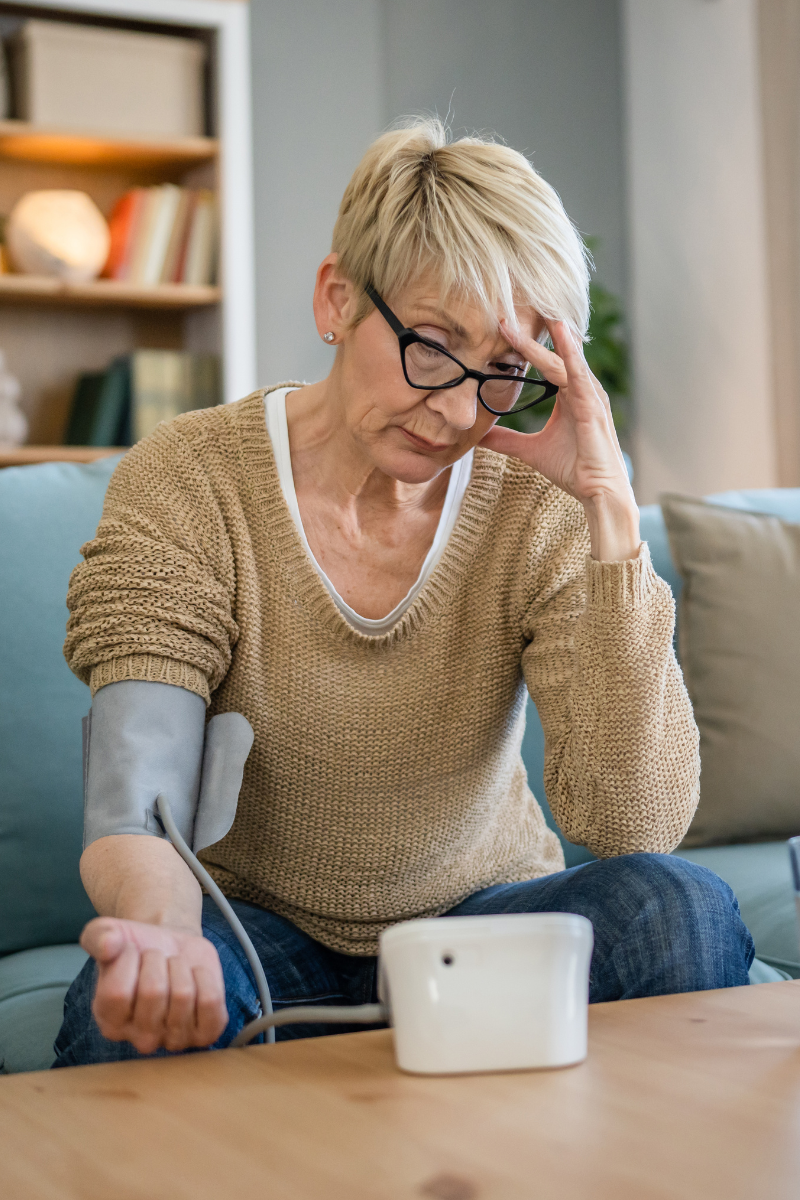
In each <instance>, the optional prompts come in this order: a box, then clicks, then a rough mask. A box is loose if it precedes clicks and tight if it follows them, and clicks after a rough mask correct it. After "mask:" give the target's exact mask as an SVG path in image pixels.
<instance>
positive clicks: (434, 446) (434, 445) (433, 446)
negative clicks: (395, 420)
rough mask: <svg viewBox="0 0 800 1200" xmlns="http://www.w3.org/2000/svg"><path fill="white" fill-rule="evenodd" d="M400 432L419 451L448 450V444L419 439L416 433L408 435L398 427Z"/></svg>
mask: <svg viewBox="0 0 800 1200" xmlns="http://www.w3.org/2000/svg"><path fill="white" fill-rule="evenodd" d="M400 432H401V433H403V434H405V436H406V437H407V438H408V440H409V441H410V442H411V444H412V445H413V446H418V447H419V449H420V450H449V449H450V443H449V442H429V441H428V440H427V438H421V437H418V436H417V435H416V433H409V432H408V430H407V429H403V427H402V426H400Z"/></svg>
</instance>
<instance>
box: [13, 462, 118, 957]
mask: <svg viewBox="0 0 800 1200" xmlns="http://www.w3.org/2000/svg"><path fill="white" fill-rule="evenodd" d="M117 462H118V458H117V457H116V456H115V457H114V458H106V459H101V460H100V461H98V462H95V463H91V464H89V465H85V466H84V465H79V464H75V463H46V464H43V465H41V466H33V467H12V468H8V469H6V470H4V471H0V562H2V571H0V612H1V613H2V624H1V625H0V745H2V748H3V752H2V755H0V954H8V953H9V952H11V951H14V950H23V949H24V950H27V949H30V948H31V947H34V946H50V945H53V944H56V943H67V942H75V941H77V939H78V936H79V934H80V931H81V928H82V926H83V925H84V923H85V922H86V921H87V920H89V919H90V918H91V916H92V915H93V910H92V907H91V905H90V904H89V901H88V899H87V897H86V894H85V893H84V890H83V887H82V886H81V881H80V876H79V874H78V860H79V857H80V852H81V841H82V824H83V784H82V769H81V726H80V721H81V717H82V716H84V714H85V713H86V712H87V711H88V709H89V705H90V697H89V689H88V688H87V687H86V686H85V685H84V684H82V683H80V682H79V681H78V680H77V679H76V678H75V676H74V675H73V674H72V672H71V671H70V670H69V668H68V667H67V664H66V662H65V661H64V657H63V655H62V653H61V646H62V643H63V640H64V626H65V624H66V619H67V609H66V605H65V597H66V594H67V584H68V581H69V576H70V572H71V571H72V569H73V567H74V566H75V565H76V563H77V562H78V561H79V559H80V553H79V551H80V547H81V545H82V544H83V543H84V542H85V541H88V539H89V538H91V537H93V535H94V531H95V528H96V526H97V523H98V521H99V519H100V514H101V511H102V507H103V497H104V495H105V491H106V487H107V485H108V480H109V478H110V476H111V472H112V471H113V469H114V467H115V466H116V463H117Z"/></svg>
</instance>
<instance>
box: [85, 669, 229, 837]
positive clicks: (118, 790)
mask: <svg viewBox="0 0 800 1200" xmlns="http://www.w3.org/2000/svg"><path fill="white" fill-rule="evenodd" d="M205 713H206V706H205V703H204V701H203V700H202V699H201V698H200V696H197V695H195V694H194V692H189V691H187V690H186V689H185V688H180V687H175V686H173V685H172V684H168V683H152V682H149V681H146V680H125V681H124V682H122V683H111V684H108V685H107V686H106V687H104V688H101V689H100V691H99V692H97V694H96V695H95V697H94V701H93V704H92V708H91V711H90V712H89V715H88V717H85V718H84V737H83V742H84V843H83V844H84V848H85V847H86V846H89V845H90V844H91V843H92V842H94V841H97V839H98V838H101V837H108V836H109V835H111V834H117V833H135V834H145V835H147V834H149V835H151V836H153V837H162V836H163V833H162V829H161V826H160V825H159V823H158V821H157V820H156V817H155V813H154V805H155V800H156V797H157V796H158V794H159V792H163V793H164V794H165V795H166V796H167V797H168V799H169V802H170V807H171V810H172V814H173V817H174V819H175V823H176V825H177V826H178V829H179V830H180V832H181V835H182V836H183V838H184V840H185V841H186V842H187V844H188V845H189V846H192V847H193V849H194V850H195V851H197V850H202V849H204V848H205V847H206V846H210V845H212V844H213V843H214V842H216V841H219V840H220V838H222V837H224V836H225V834H226V833H227V832H228V830H229V829H230V827H231V825H232V824H233V819H234V817H235V815H236V803H237V800H238V797H239V789H240V787H241V783H242V772H243V770H244V764H245V761H246V759H247V756H248V754H249V752H250V747H251V746H252V743H253V731H252V728H251V727H250V723H249V722H248V721H247V720H246V719H245V717H243V716H241V714H239V713H220V714H219V715H218V716H216V717H213V718H212V719H211V721H209V723H208V727H206V723H205Z"/></svg>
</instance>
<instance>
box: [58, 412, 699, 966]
mask: <svg viewBox="0 0 800 1200" xmlns="http://www.w3.org/2000/svg"><path fill="white" fill-rule="evenodd" d="M587 549H588V538H587V531H586V524H585V520H584V515H583V510H582V508H581V506H580V505H579V504H578V503H577V502H575V501H574V500H572V499H570V498H569V497H568V496H567V495H565V494H564V493H563V492H562V491H560V490H559V489H558V488H556V487H554V486H553V485H552V484H550V483H548V482H547V480H546V479H544V478H543V477H542V476H541V475H539V474H537V472H536V471H534V470H532V469H531V468H529V467H526V466H524V465H523V464H522V463H520V462H518V461H517V460H514V459H508V458H505V457H503V456H501V455H499V454H495V453H492V452H491V451H487V450H481V449H478V450H477V451H476V453H475V459H474V467H473V473H472V479H471V482H470V485H469V487H468V489H467V492H466V495H465V497H464V501H463V505H462V510H461V514H460V516H459V519H458V522H457V524H456V526H455V529H454V530H453V533H452V535H451V538H450V541H449V543H448V545H447V547H446V550H445V552H444V554H443V556H442V559H441V560H440V562H439V565H438V567H437V568H436V571H435V572H434V574H433V576H432V577H431V579H430V580H429V581H428V583H427V584H426V586H425V587H424V589H423V590H422V592H421V593H420V595H419V596H418V597H417V599H416V600H415V602H414V603H413V605H412V606H411V608H410V609H409V610H408V611H407V612H406V613H405V614H404V616H403V617H402V618H401V619H400V620H399V621H398V622H397V624H396V625H395V626H394V628H393V629H392V630H391V631H390V632H389V633H386V634H382V635H380V636H378V637H367V636H364V635H362V634H360V633H357V632H356V631H355V630H354V629H352V628H351V627H350V626H349V625H348V624H347V623H346V622H345V620H344V618H343V617H342V616H341V614H340V613H339V611H338V610H337V608H336V606H335V604H334V603H333V600H332V599H331V597H330V595H329V594H328V592H327V590H326V589H325V587H324V585H323V583H322V580H321V579H320V577H319V575H318V574H317V572H316V571H315V569H314V566H313V565H312V563H311V561H310V560H309V558H308V557H307V555H306V553H305V551H304V549H303V547H302V545H301V542H300V539H299V537H298V534H297V530H296V528H295V525H294V523H293V521H292V517H291V515H290V513H289V511H288V509H287V507H286V505H285V503H284V500H283V495H282V492H281V488H280V484H279V481H278V476H277V472H276V468H275V463H274V460H273V456H272V448H271V444H270V441H269V436H268V434H267V431H266V426H265V420H264V407H263V392H258V393H255V394H254V395H252V396H250V397H248V398H247V399H245V400H242V401H240V402H239V403H237V404H232V405H228V406H226V407H222V408H215V409H210V410H206V411H202V412H195V413H189V414H186V415H185V416H182V417H179V418H178V419H177V420H174V421H171V422H170V423H168V424H164V425H161V426H159V428H158V429H157V430H156V432H155V433H154V434H153V435H152V436H151V437H149V438H146V439H145V440H144V441H143V442H140V443H139V445H137V446H135V447H134V448H133V449H132V450H131V451H130V452H129V453H128V454H127V455H126V456H125V458H124V459H123V460H122V462H121V463H120V465H119V466H118V467H117V469H116V471H115V473H114V476H113V478H112V480H111V484H110V486H109V488H108V494H107V497H106V502H105V507H104V510H103V518H102V520H101V522H100V525H99V527H98V530H97V534H96V536H95V538H94V539H93V540H92V541H91V542H88V543H87V544H86V545H85V546H84V547H83V554H84V556H85V560H86V561H85V562H84V563H82V564H81V565H80V566H78V567H77V568H76V569H75V571H74V573H73V576H72V580H71V584H70V590H69V598H68V605H69V608H70V612H71V616H70V619H69V624H68V637H67V641H66V646H65V654H66V656H67V660H68V662H69V664H70V666H71V667H72V669H73V670H74V671H75V672H76V673H77V674H78V675H79V676H80V678H81V679H83V680H85V681H87V682H90V684H91V687H92V690H93V691H96V690H97V689H98V688H101V687H103V685H104V684H107V683H112V682H114V681H117V680H123V679H150V680H158V681H162V682H166V683H173V684H177V685H179V686H181V687H185V688H189V689H191V690H192V691H194V692H197V693H198V694H199V695H201V696H203V697H204V698H205V699H206V700H209V701H210V712H211V713H215V712H226V711H236V712H241V713H244V715H245V716H246V717H247V718H248V720H249V721H250V723H251V724H252V726H253V729H254V730H255V743H254V746H253V750H252V752H251V754H250V758H249V760H248V763H247V767H246V770H245V776H244V783H243V786H242V792H241V796H240V800H239V809H238V814H237V817H236V820H235V822H234V825H233V828H232V829H231V831H230V833H229V834H228V835H227V836H226V837H225V838H223V840H222V841H221V842H219V843H217V844H216V845H215V846H213V847H211V848H210V849H209V850H207V851H206V852H205V855H204V858H205V861H206V863H207V865H208V867H209V870H210V871H211V873H212V874H213V875H214V877H215V878H216V880H217V881H218V882H219V884H220V885H221V887H222V888H223V890H224V891H225V892H226V893H227V894H228V895H229V896H235V897H239V898H240V899H243V900H249V901H251V902H253V903H255V904H258V905H261V906H263V907H265V908H268V909H271V910H273V911H275V912H277V913H280V914H281V915H283V916H285V917H287V918H289V919H290V920H292V921H294V922H295V923H296V924H297V925H299V926H300V928H301V929H304V930H306V931H307V932H308V933H309V934H311V935H312V936H313V937H315V938H317V939H319V940H320V941H321V942H324V943H325V944H326V945H327V946H330V947H332V948H334V949H336V950H341V951H345V952H346V953H350V954H362V955H363V954H374V953H376V950H377V939H378V935H379V933H380V931H381V930H382V929H384V928H385V927H386V926H387V925H389V924H391V923H392V922H395V921H400V920H404V919H407V918H410V917H418V916H425V915H434V914H437V913H442V912H445V911H446V910H447V909H449V908H451V907H452V906H453V905H455V904H457V903H458V902H459V901H460V900H462V899H463V898H464V897H465V896H467V895H469V894H471V893H472V892H475V891H477V890H478V889H480V888H484V887H487V886H489V885H490V884H494V883H498V882H504V881H514V880H524V879H529V878H532V877H535V876H539V875H545V874H548V873H550V872H552V871H558V870H560V869H561V868H562V867H563V857H562V853H561V849H560V846H559V843H558V841H557V839H556V837H555V835H554V834H553V833H551V832H550V831H549V830H548V829H547V827H546V825H545V822H544V818H543V816H542V812H541V810H540V808H539V806H538V804H537V803H536V801H535V799H534V798H533V796H532V794H531V792H530V790H529V789H528V785H527V782H526V776H525V769H524V766H523V764H522V760H521V757H520V744H521V741H522V734H523V730H524V724H525V684H527V687H528V689H529V691H530V693H531V695H532V697H533V699H534V700H535V702H536V705H537V707H538V710H539V713H540V715H541V719H542V724H543V726H544V730H545V735H546V742H547V756H546V767H545V787H546V791H547V798H548V800H549V802H550V805H551V808H552V810H553V813H554V814H555V817H556V820H557V821H558V823H559V825H560V827H561V829H562V830H563V831H564V833H565V834H566V836H567V837H568V838H569V839H570V840H572V841H574V842H580V843H584V844H585V845H587V846H589V847H590V848H591V849H592V850H593V851H594V852H595V853H596V854H598V855H606V856H607V855H615V854H625V853H629V852H631V851H637V850H651V851H653V850H660V851H667V850H671V849H672V848H673V847H674V846H675V845H676V844H677V843H678V842H679V841H680V839H681V837H682V836H683V834H684V833H685V831H686V828H687V826H688V824H689V821H690V820H691V817H692V814H693V812H694V809H695V806H696V803H697V798H698V776H699V761H698V739H697V731H696V728H695V724H694V720H693V717H692V710H691V707H690V704H689V700H688V697H687V694H686V691H685V689H684V686H683V681H682V678H681V674H680V670H679V668H678V666H677V664H676V661H675V657H674V655H673V651H672V628H673V603H672V596H671V593H670V590H669V588H668V586H667V585H666V584H665V583H664V582H663V581H662V580H660V579H659V578H658V576H657V575H656V574H655V572H654V571H653V568H652V566H651V563H650V558H649V554H648V552H647V548H646V547H644V548H643V549H642V552H641V553H640V555H639V558H638V559H637V560H634V561H630V562H622V563H596V562H594V561H593V560H592V559H590V558H588V556H587Z"/></svg>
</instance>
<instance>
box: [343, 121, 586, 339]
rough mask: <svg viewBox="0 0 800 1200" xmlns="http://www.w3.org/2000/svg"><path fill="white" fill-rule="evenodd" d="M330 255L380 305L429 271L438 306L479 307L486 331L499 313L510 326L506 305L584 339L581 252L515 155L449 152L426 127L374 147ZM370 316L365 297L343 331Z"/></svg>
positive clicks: (415, 126) (545, 190)
mask: <svg viewBox="0 0 800 1200" xmlns="http://www.w3.org/2000/svg"><path fill="white" fill-rule="evenodd" d="M332 248H333V250H335V251H336V252H337V254H338V255H339V261H338V266H339V270H340V271H341V272H342V273H343V274H344V275H345V276H346V278H348V279H349V280H350V281H351V282H352V283H354V284H355V285H356V286H357V287H359V288H361V289H363V288H364V287H365V286H366V285H367V284H372V286H373V287H374V288H375V289H376V290H377V291H378V292H379V293H380V294H381V295H385V296H386V297H387V298H388V297H390V296H391V295H392V294H393V293H394V292H396V291H397V290H399V289H400V288H402V287H404V286H406V285H407V284H410V283H412V282H414V281H415V280H417V279H418V278H420V277H421V276H423V275H424V274H426V273H428V272H433V274H434V275H435V276H436V277H437V279H438V282H439V285H440V287H441V288H442V289H443V291H444V294H445V296H447V297H452V296H460V297H464V298H466V299H468V300H471V301H473V302H475V303H477V304H478V305H479V306H480V307H482V308H483V309H484V311H485V312H486V314H487V316H488V317H489V319H490V321H492V320H496V319H497V316H498V313H502V314H503V315H504V316H505V317H506V319H508V320H509V321H511V322H512V323H515V315H514V309H515V306H516V307H528V306H530V307H532V308H534V309H535V310H536V312H538V313H539V314H540V315H541V316H543V317H548V318H551V319H553V320H562V321H566V322H567V324H568V325H569V326H570V327H571V328H572V329H573V330H574V331H575V333H577V334H578V335H579V336H580V337H581V338H582V337H584V335H585V333H586V328H587V325H588V323H589V269H588V263H589V258H588V252H587V250H586V248H585V247H584V245H583V242H582V240H581V238H580V235H579V234H578V232H577V230H576V229H575V226H574V225H573V224H572V222H571V221H570V219H569V217H568V216H567V214H566V212H565V211H564V206H563V205H562V203H561V201H560V199H559V197H558V195H557V194H556V192H555V191H554V189H553V188H552V187H551V186H550V185H549V184H548V183H545V181H544V179H542V177H541V175H539V174H538V173H537V172H536V171H535V170H534V169H533V167H532V166H531V164H530V163H529V162H528V160H527V159H526V158H525V157H524V156H523V155H522V154H520V153H518V152H517V151H516V150H511V149H510V148H509V147H508V146H504V145H502V144H499V143H497V142H494V141H489V140H487V139H484V138H479V137H465V138H459V139H458V140H457V141H450V140H449V138H448V132H447V130H446V129H445V127H444V125H443V124H442V122H441V121H439V120H437V119H435V118H420V119H416V120H414V121H413V122H412V123H407V124H405V126H404V127H402V128H397V129H394V130H392V131H391V132H389V133H384V134H383V135H382V136H381V137H379V138H377V140H376V141H374V142H373V144H372V145H371V146H370V148H369V149H368V150H367V152H366V154H365V155H364V157H363V158H362V160H361V162H360V163H359V165H358V167H357V168H356V171H355V174H354V175H353V177H352V179H351V180H350V182H349V184H348V185H347V190H346V191H345V194H344V197H343V199H342V203H341V207H340V208H339V215H338V218H337V220H336V225H335V227H334V230H333V247H332ZM371 309H372V304H371V303H370V301H369V300H368V299H367V297H366V296H363V297H362V300H361V302H360V304H359V308H358V311H357V312H356V315H355V319H354V322H353V323H354V324H357V323H358V322H359V321H360V320H363V318H364V317H365V316H367V315H368V314H369V312H370V311H371ZM545 336H546V335H545Z"/></svg>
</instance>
